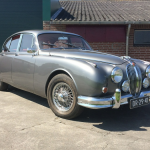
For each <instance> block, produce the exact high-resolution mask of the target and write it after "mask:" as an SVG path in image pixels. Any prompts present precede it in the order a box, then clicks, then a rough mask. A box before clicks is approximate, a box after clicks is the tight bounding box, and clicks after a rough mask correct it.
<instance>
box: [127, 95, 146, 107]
mask: <svg viewBox="0 0 150 150" xmlns="http://www.w3.org/2000/svg"><path fill="white" fill-rule="evenodd" d="M147 104H149V96H146V97H141V98H137V99H130V109H133V108H137V107H141V106H144V105H147Z"/></svg>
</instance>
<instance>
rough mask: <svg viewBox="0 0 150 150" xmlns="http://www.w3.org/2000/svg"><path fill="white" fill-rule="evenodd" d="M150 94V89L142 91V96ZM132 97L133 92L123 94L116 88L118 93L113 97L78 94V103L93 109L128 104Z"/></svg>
mask: <svg viewBox="0 0 150 150" xmlns="http://www.w3.org/2000/svg"><path fill="white" fill-rule="evenodd" d="M144 96H149V98H150V91H143V92H141V94H140V96H139V97H138V98H140V97H144ZM130 97H132V95H131V94H128V95H124V96H121V91H120V92H119V89H116V93H115V95H114V96H113V97H109V98H105V97H104V98H96V97H86V96H78V105H80V106H83V107H87V108H91V109H101V108H108V107H112V108H115V109H117V108H119V107H120V105H124V104H128V98H130Z"/></svg>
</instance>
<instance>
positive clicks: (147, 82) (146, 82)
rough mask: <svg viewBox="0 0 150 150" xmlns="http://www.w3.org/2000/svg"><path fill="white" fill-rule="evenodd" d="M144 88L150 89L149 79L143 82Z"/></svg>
mask: <svg viewBox="0 0 150 150" xmlns="http://www.w3.org/2000/svg"><path fill="white" fill-rule="evenodd" d="M143 87H144V88H148V87H149V80H148V78H145V79H144V80H143Z"/></svg>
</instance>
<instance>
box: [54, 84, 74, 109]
mask: <svg viewBox="0 0 150 150" xmlns="http://www.w3.org/2000/svg"><path fill="white" fill-rule="evenodd" d="M52 99H53V103H54V105H55V106H56V108H57V109H59V110H60V111H68V110H70V109H71V107H72V105H73V92H72V90H71V88H70V87H69V85H68V84H66V83H64V82H60V83H58V84H56V85H55V86H54V88H53V91H52Z"/></svg>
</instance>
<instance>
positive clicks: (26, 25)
mask: <svg viewBox="0 0 150 150" xmlns="http://www.w3.org/2000/svg"><path fill="white" fill-rule="evenodd" d="M42 21H43V19H42V0H32V1H31V0H24V1H23V0H0V47H1V46H2V43H3V42H4V40H5V39H6V38H7V37H8V36H10V35H11V34H13V33H15V32H18V31H21V30H29V29H42V28H43V24H42ZM0 51H1V49H0Z"/></svg>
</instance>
